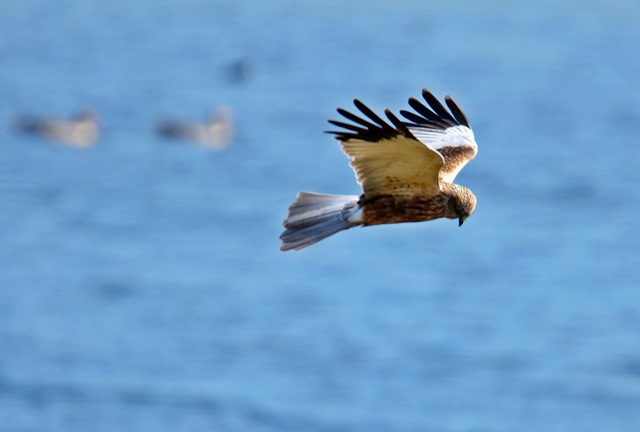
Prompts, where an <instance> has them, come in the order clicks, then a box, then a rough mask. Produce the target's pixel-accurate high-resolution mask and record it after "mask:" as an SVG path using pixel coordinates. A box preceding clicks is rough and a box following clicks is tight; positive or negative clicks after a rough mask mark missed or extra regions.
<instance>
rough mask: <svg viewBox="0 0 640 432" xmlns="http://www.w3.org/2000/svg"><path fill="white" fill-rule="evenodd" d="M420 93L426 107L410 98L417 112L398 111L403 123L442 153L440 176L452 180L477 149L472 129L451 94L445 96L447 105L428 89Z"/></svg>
mask: <svg viewBox="0 0 640 432" xmlns="http://www.w3.org/2000/svg"><path fill="white" fill-rule="evenodd" d="M422 96H423V98H424V100H425V101H426V102H427V104H428V105H429V107H427V106H425V105H424V104H423V103H422V102H420V101H418V100H417V99H414V98H410V99H409V105H410V106H411V107H412V108H413V109H414V110H415V111H416V112H417V114H416V113H413V112H411V111H404V110H402V111H400V114H401V115H402V116H403V117H405V118H406V119H407V120H409V122H405V123H404V124H405V126H407V129H409V131H410V132H411V134H412V135H413V136H414V137H415V138H416V139H418V140H419V141H420V142H422V143H423V144H425V145H427V146H429V147H430V148H432V149H434V150H436V151H438V152H439V153H440V154H441V155H442V156H443V157H444V165H443V167H442V169H441V170H440V179H441V180H443V181H445V182H448V183H452V182H453V180H454V179H455V177H456V175H457V174H458V173H459V172H460V170H461V169H462V168H463V167H464V166H465V165H466V164H467V162H469V161H470V160H471V159H473V158H474V157H475V156H476V154H477V153H478V145H477V144H476V141H475V137H474V135H473V131H472V130H471V126H470V124H469V120H468V119H467V117H466V116H465V114H464V112H463V111H462V110H461V109H460V107H459V106H458V105H457V104H456V103H455V101H454V100H453V99H452V98H451V97H450V96H447V97H445V102H446V104H447V107H448V108H449V110H450V111H451V112H450V113H449V112H448V111H447V109H446V108H445V107H444V106H443V105H442V104H441V103H440V102H439V101H438V100H437V99H436V97H435V96H434V95H433V94H432V93H431V92H429V91H428V90H426V89H424V90H422Z"/></svg>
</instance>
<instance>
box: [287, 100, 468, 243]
mask: <svg viewBox="0 0 640 432" xmlns="http://www.w3.org/2000/svg"><path fill="white" fill-rule="evenodd" d="M422 96H423V98H424V100H425V101H426V103H427V105H428V106H429V107H427V106H426V105H424V104H423V103H422V102H420V101H418V100H417V99H414V98H409V105H410V106H411V108H413V109H414V110H415V112H411V111H405V110H401V111H400V114H401V115H402V116H403V117H404V118H405V119H406V120H408V121H401V120H399V119H398V117H396V116H395V115H394V114H393V113H392V112H391V111H389V110H388V109H385V111H384V113H385V115H386V117H387V119H388V122H387V121H385V120H383V119H382V118H380V117H379V116H378V115H376V114H375V113H374V112H373V111H372V110H370V109H369V108H367V106H366V105H364V104H363V103H362V102H360V101H359V100H358V99H354V101H353V102H354V104H355V106H356V108H358V110H359V111H360V112H361V113H362V114H363V115H364V116H358V115H355V114H352V113H351V112H349V111H346V110H344V109H341V108H338V113H340V114H341V115H342V116H343V117H345V118H346V119H347V120H349V121H351V122H352V123H345V122H342V121H335V120H329V123H331V124H333V125H334V126H338V127H339V128H341V129H343V130H339V131H329V133H332V134H334V136H335V138H336V139H337V140H339V141H340V145H341V147H342V150H343V151H344V153H345V154H346V155H347V156H348V157H349V158H350V159H351V163H350V166H351V168H353V170H354V172H355V175H356V179H357V181H358V184H359V185H360V186H361V187H362V192H363V193H362V195H360V196H345V195H326V194H317V193H312V192H304V191H302V192H299V193H298V196H297V199H296V201H295V202H294V203H293V204H292V205H291V206H290V207H289V216H288V217H287V219H286V220H285V221H284V223H283V225H284V227H285V231H284V232H283V233H282V235H281V236H280V239H281V240H282V245H281V246H280V250H282V251H288V250H291V249H294V250H299V249H302V248H305V247H307V246H309V245H312V244H314V243H316V242H318V241H320V240H322V239H324V238H327V237H329V236H330V235H333V234H335V233H337V232H339V231H342V230H346V229H349V228H351V227H354V226H370V225H381V224H392V223H401V222H422V221H428V220H432V219H438V218H449V219H458V222H459V225H462V223H463V222H464V221H465V219H467V217H469V215H471V214H472V213H473V211H474V210H475V208H476V197H475V195H473V193H472V192H471V191H470V190H469V189H467V188H465V187H463V186H460V185H457V184H455V183H453V180H454V179H455V177H456V175H457V174H458V173H459V172H460V170H461V169H462V168H463V167H464V166H465V165H466V163H467V162H469V161H470V160H471V159H473V158H474V157H475V155H476V153H477V151H478V145H477V144H476V142H475V138H474V136H473V132H472V130H471V126H470V124H469V121H468V120H467V117H466V116H465V114H464V113H463V112H462V110H461V109H460V107H458V105H457V104H456V103H455V102H454V101H453V99H451V97H449V96H446V97H445V103H446V105H447V107H448V108H449V109H448V110H447V108H445V107H444V106H443V105H442V104H441V103H440V102H439V101H438V99H437V98H436V97H435V96H434V95H433V94H432V93H431V92H429V91H428V90H426V89H425V90H423V91H422Z"/></svg>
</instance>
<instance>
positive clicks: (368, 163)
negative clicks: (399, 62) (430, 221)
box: [329, 99, 444, 198]
mask: <svg viewBox="0 0 640 432" xmlns="http://www.w3.org/2000/svg"><path fill="white" fill-rule="evenodd" d="M354 104H355V106H356V107H357V108H358V109H359V110H360V111H361V112H362V114H364V115H365V116H366V119H364V118H361V117H359V116H357V115H355V114H352V113H350V112H348V111H346V110H343V109H341V108H338V113H340V114H341V115H342V116H343V117H345V118H346V119H348V120H350V121H352V122H354V123H355V124H354V125H351V124H348V123H343V122H339V121H334V120H329V122H330V123H331V124H333V125H335V126H338V127H341V128H343V129H346V130H345V131H330V132H329V133H333V134H334V135H335V137H336V139H338V140H340V145H341V146H342V150H343V151H344V153H345V154H346V155H347V156H348V157H349V158H351V163H350V165H351V167H352V168H353V170H354V172H355V174H356V179H357V181H358V183H359V184H360V185H361V186H362V189H363V191H364V195H365V198H373V197H376V196H380V195H415V194H421V195H427V196H428V195H435V194H438V193H439V192H440V185H439V175H440V169H441V168H442V166H443V164H444V158H443V156H442V155H441V154H440V153H438V152H437V151H435V150H434V149H432V148H429V147H428V146H426V145H425V144H424V143H422V142H420V141H419V140H418V139H416V137H414V135H413V134H412V132H411V130H410V127H409V126H407V125H406V124H405V123H403V122H401V121H400V120H398V118H397V117H396V116H394V115H393V114H392V113H391V112H390V111H389V110H385V115H386V116H387V118H388V119H389V121H390V122H391V124H393V126H392V125H390V124H389V123H387V122H386V121H384V120H382V119H381V118H380V117H379V116H377V115H376V114H375V113H373V111H371V110H370V109H369V108H367V107H366V106H365V105H364V104H363V103H362V102H360V101H359V100H357V99H355V100H354Z"/></svg>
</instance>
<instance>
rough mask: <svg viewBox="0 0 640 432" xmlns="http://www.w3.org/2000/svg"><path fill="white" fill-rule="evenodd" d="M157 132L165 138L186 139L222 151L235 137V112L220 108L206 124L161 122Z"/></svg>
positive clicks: (173, 121) (175, 121)
mask: <svg viewBox="0 0 640 432" xmlns="http://www.w3.org/2000/svg"><path fill="white" fill-rule="evenodd" d="M156 132H157V133H158V135H160V136H162V137H165V138H177V139H184V140H187V141H192V142H196V143H198V144H200V145H201V146H203V147H206V148H209V149H213V150H221V149H223V148H225V147H226V146H227V145H229V143H230V141H231V138H232V137H233V112H232V111H231V109H230V108H218V109H216V110H215V111H213V112H212V114H211V117H210V118H209V120H208V121H207V122H206V123H193V122H185V121H180V120H161V121H160V122H159V123H158V125H157V127H156Z"/></svg>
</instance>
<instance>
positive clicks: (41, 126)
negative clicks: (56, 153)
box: [13, 109, 100, 148]
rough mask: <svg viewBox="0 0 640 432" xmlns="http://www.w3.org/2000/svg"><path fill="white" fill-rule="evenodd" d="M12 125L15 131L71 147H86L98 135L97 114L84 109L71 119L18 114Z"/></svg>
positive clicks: (94, 140) (95, 139) (98, 123)
mask: <svg viewBox="0 0 640 432" xmlns="http://www.w3.org/2000/svg"><path fill="white" fill-rule="evenodd" d="M13 126H14V128H15V130H16V131H18V132H22V133H27V134H33V135H40V136H42V137H45V138H48V139H51V140H54V141H57V142H60V143H63V144H67V145H69V146H71V147H77V148H88V147H90V146H92V145H93V144H94V143H95V142H96V141H97V140H98V138H99V137H100V122H99V115H98V113H97V112H96V111H95V110H92V109H85V110H82V111H80V112H78V114H77V115H76V116H75V117H74V118H72V119H71V120H64V119H57V118H48V117H39V116H34V115H24V114H18V115H17V116H16V117H15V118H14V122H13Z"/></svg>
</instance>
